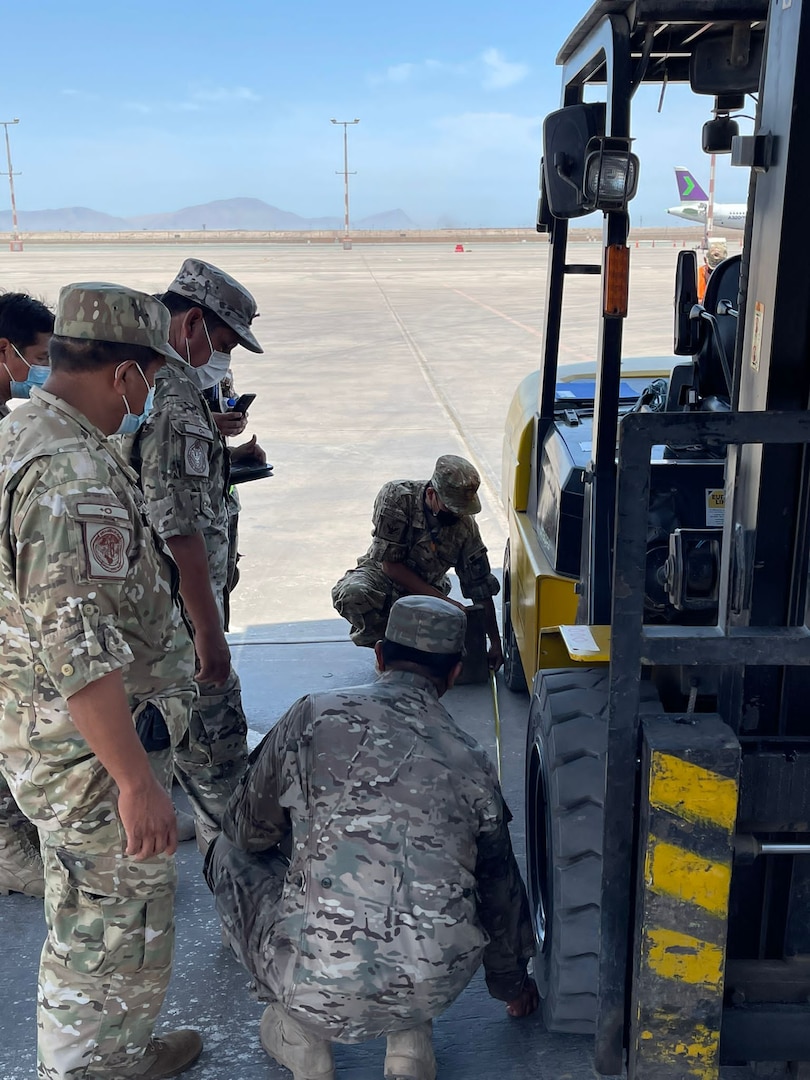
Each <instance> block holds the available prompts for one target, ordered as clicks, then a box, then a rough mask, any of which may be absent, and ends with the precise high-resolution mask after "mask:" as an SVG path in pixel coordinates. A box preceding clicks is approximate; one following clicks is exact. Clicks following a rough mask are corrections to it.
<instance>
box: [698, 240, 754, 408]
mask: <svg viewBox="0 0 810 1080" xmlns="http://www.w3.org/2000/svg"><path fill="white" fill-rule="evenodd" d="M741 262H742V256H741V255H732V256H731V257H730V258H728V259H724V260H723V261H722V262H721V263H720V265H719V266H718V267H717V268H716V269H715V270H714V272H713V273H712V275H711V277H710V278H709V282H708V284H707V286H706V295H705V297H704V298H703V307H704V308H705V309H706V311H707V312H708V313H709V315H712V316H714V318H715V319H716V321H717V334H718V336H719V338H720V341H721V342H722V346H723V349H724V351H725V354H726V359H727V360H728V366H729V369H730V370H731V369H733V367H734V342H735V340H736V337H737V316H736V315H728V314H722V315H718V313H717V305H718V304H719V303H720V301H721V300H728V301H730V302H731V304H732V305H733V307H734V309H735V310H737V308H738V307H739V293H740V264H741ZM703 325H704V327H705V330H704V333H703V335H702V341H701V345H700V348H699V349H698V351H697V353H696V355H695V358H694V364H695V386H696V388H697V392H698V395H699V396H700V398H701V399H703V400H705V399H715V402H716V400H717V399H719V400H720V402H723V403H724V404H727V403H728V402H729V401H730V398H731V388H730V387H727V386H726V379H725V375H724V374H723V364H722V362H721V359H720V353H719V351H718V347H717V342H716V340H715V335H714V334H713V333H712V330H711V328H710V327H709V325H708V323H704V324H703ZM711 407H712V406H709V408H711ZM715 407H716V406H715Z"/></svg>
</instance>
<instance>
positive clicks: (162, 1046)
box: [133, 1028, 203, 1080]
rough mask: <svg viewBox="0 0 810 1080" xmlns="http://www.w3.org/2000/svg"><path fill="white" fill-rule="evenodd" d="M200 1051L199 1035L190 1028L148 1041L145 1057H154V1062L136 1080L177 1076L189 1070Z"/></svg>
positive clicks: (166, 1079)
mask: <svg viewBox="0 0 810 1080" xmlns="http://www.w3.org/2000/svg"><path fill="white" fill-rule="evenodd" d="M202 1049H203V1041H202V1037H201V1035H200V1033H199V1032H198V1031H192V1030H191V1029H190V1028H183V1029H182V1030H180V1031H169V1032H167V1033H166V1034H165V1035H161V1036H160V1037H159V1038H154V1039H150V1041H149V1047H148V1049H147V1052H146V1057H147V1059H148V1058H150V1057H152V1055H154V1060H153V1061H152V1064H151V1065H150V1067H149V1068H148V1069H147V1071H146V1072H145V1073H138V1074H137V1075H138V1080H168V1077H170V1076H179V1075H180V1074H181V1073H184V1072H185V1071H186V1069H190V1068H191V1066H192V1065H193V1064H194V1062H195V1061H196V1060H197V1058H198V1057H199V1056H200V1054H201V1053H202ZM133 1080H134V1078H133Z"/></svg>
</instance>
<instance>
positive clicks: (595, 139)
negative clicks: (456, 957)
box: [503, 0, 810, 1080]
mask: <svg viewBox="0 0 810 1080" xmlns="http://www.w3.org/2000/svg"><path fill="white" fill-rule="evenodd" d="M803 57H806V58H810V0H771V2H768V0H635V2H630V0H600V2H598V3H596V4H594V6H593V7H592V8H591V10H590V11H589V12H588V14H587V15H586V16H585V17H584V18H583V20H582V21H581V22H580V23H579V25H578V26H577V27H576V28H575V29H574V31H573V33H572V34H571V35H570V37H569V38H568V40H567V41H566V42H565V44H564V46H563V48H562V51H561V52H560V55H559V58H558V62H559V63H560V64H561V65H562V68H563V96H562V102H563V107H562V108H561V109H560V110H559V111H558V112H556V113H554V114H552V115H551V116H549V117H548V118H547V119H546V121H545V124H544V150H543V154H544V158H543V168H542V170H541V176H542V180H541V186H542V193H541V202H540V210H539V221H540V224H541V226H542V227H544V228H547V229H548V230H549V231H550V234H551V236H550V251H549V260H550V262H549V275H548V285H547V296H546V307H545V322H546V326H545V340H544V351H543V356H542V361H541V368H540V372H539V374H538V375H537V376H535V377H534V379H533V381H532V380H527V381H526V382H524V383H523V384H522V386H521V387H520V389H519V390H518V393H517V394H516V397H515V399H514V401H513V404H512V408H511V410H510V414H509V420H508V426H507V432H506V439H505V454H504V501H505V503H506V505H507V510H508V515H509V545H508V547H507V551H506V556H505V562H504V578H505V581H504V593H503V600H504V611H503V614H504V639H505V641H504V644H505V653H506V661H507V662H506V671H505V675H506V679H507V682H508V683H509V685H510V686H511V687H512V688H513V689H516V690H518V689H520V688H521V687H525V686H528V687H529V689H530V697H531V705H530V716H529V724H528V738H527V751H526V807H527V809H526V812H527V843H528V849H529V850H528V862H529V866H528V884H529V892H530V898H531V902H532V908H533V913H534V918H535V926H536V931H537V936H538V942H539V947H540V949H539V963H538V976H539V982H540V985H541V994H542V997H543V1007H544V1012H545V1018H546V1021H547V1023H548V1025H549V1026H550V1027H551V1028H553V1029H556V1030H562V1031H574V1032H586V1033H593V1034H594V1036H595V1045H596V1065H597V1068H598V1069H599V1071H600V1072H602V1073H604V1074H615V1073H618V1072H620V1071H621V1070H622V1068H623V1066H624V1064H625V1062H626V1064H627V1068H628V1076H629V1077H631V1078H640V1080H660V1078H664V1077H666V1078H672V1080H683V1078H686V1077H701V1078H711V1077H716V1076H717V1075H718V1069H719V1066H720V1062H721V1059H722V1061H723V1062H726V1063H746V1062H757V1061H783V1062H791V1063H793V1065H791V1068H792V1069H793V1072H794V1075H798V1074H799V1073H801V1069H802V1068H803V1067H804V1066H800V1065H799V1064H797V1063H802V1062H810V1023H808V1021H810V1004H808V1002H810V857H809V856H810V716H809V715H808V712H807V707H806V701H807V700H808V693H810V678H809V677H808V667H810V629H809V628H808V611H807V607H808V588H807V586H808V550H809V549H810V454H808V451H807V446H808V443H810V416H809V415H808V405H810V317H808V309H809V308H808V297H810V223H808V222H807V221H806V220H805V219H806V215H805V214H804V203H805V201H806V194H805V190H806V169H805V165H806V163H807V159H808V153H809V151H808V147H810V63H805V64H804V65H802V64H801V63H800V62H799V61H800V58H803ZM642 82H656V83H661V84H663V83H668V82H672V83H674V82H683V83H689V84H690V85H691V88H692V90H693V91H694V92H696V93H700V94H705V95H707V97H706V104H707V114H710V115H711V117H712V118H711V119H710V120H709V121H708V122H707V124H706V126H705V128H704V132H703V141H704V148H705V149H706V150H708V151H712V152H730V153H731V154H732V159H733V161H734V163H735V164H738V165H740V166H744V167H747V168H749V169H750V170H751V186H750V197H749V210H748V218H747V225H746V232H745V238H744V245H743V253H742V256H736V257H733V258H730V259H727V260H725V262H723V263H721V265H720V266H719V267H718V268H717V270H716V271H715V272H714V274H713V276H712V278H711V279H710V281H709V285H708V288H707V291H706V297H705V299H704V302H703V304H702V305H700V304H698V302H697V291H696V271H697V267H696V257H695V254H694V252H683V253H681V255H680V256H679V261H678V271H677V280H676V281H675V282H674V283H673V284H674V286H675V347H674V350H673V353H674V355H673V357H672V361H671V365H670V366H669V367H668V368H667V369H666V370H662V369H661V365H660V363H658V362H657V363H656V364H654V365H651V368H650V370H644V364H641V365H639V364H638V363H637V364H636V365H635V366H634V367H632V368H629V367H628V365H627V364H626V362H625V361H623V357H622V320H623V317H624V315H625V314H626V311H627V302H628V296H627V282H628V264H629V255H630V253H629V249H628V246H627V236H628V228H629V216H628V203H629V201H630V199H631V198H632V194H633V191H634V187H635V175H634V174H635V171H636V170H637V168H638V164H639V163H638V162H636V161H635V159H634V157H633V155H632V153H631V141H630V140H631V135H632V129H631V123H630V117H631V102H632V98H633V94H634V92H635V90H636V88H637V87H638V86H639V85H640V84H641V83H642ZM748 94H751V95H755V100H756V112H757V115H756V126H755V132H754V134H753V135H752V136H748V137H744V138H743V137H740V136H739V135H738V134H737V133H736V131H735V128H736V125H735V123H734V114H735V113H737V112H742V111H743V103H744V101H745V97H746V95H748ZM594 97H599V98H600V99H601V104H600V102H598V101H594V100H593V99H594ZM641 167H643V162H642V163H641ZM593 210H601V211H602V212H603V214H604V228H603V247H602V259H601V262H600V264H599V265H597V266H591V265H584V266H583V265H576V264H571V263H569V262H568V261H567V250H568V242H567V241H568V223H569V221H570V220H571V219H573V218H576V217H577V216H579V215H581V214H584V213H587V212H590V211H593ZM582 273H585V274H590V273H594V274H601V277H602V300H603V302H602V313H601V322H600V336H599V347H598V351H597V353H598V354H597V356H596V357H595V363H594V369H593V372H592V373H591V375H590V378H589V377H588V375H587V373H584V372H578V373H574V376H575V377H574V378H573V379H569V381H568V382H567V383H566V382H563V381H562V380H561V379H560V378H559V375H560V374H561V373H560V372H558V367H557V361H558V352H559V342H560V331H561V318H562V299H563V293H564V288H565V282H566V279H567V278H568V277H569V276H570V275H571V274H582Z"/></svg>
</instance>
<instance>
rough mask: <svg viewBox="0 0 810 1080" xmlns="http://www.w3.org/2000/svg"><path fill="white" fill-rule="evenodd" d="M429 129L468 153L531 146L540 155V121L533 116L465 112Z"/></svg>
mask: <svg viewBox="0 0 810 1080" xmlns="http://www.w3.org/2000/svg"><path fill="white" fill-rule="evenodd" d="M433 126H434V127H436V128H438V129H439V130H440V131H442V132H444V133H445V136H446V138H447V139H448V141H452V142H455V144H456V145H458V144H460V143H462V144H464V145H465V146H466V147H467V148H469V149H470V150H472V151H476V150H494V149H503V148H509V147H512V148H519V147H532V148H536V149H537V153H538V158H539V153H540V129H541V122H540V119H539V118H538V117H536V116H518V115H517V114H516V113H506V112H466V113H460V114H459V115H457V116H442V117H440V118H439V119H437V120H435V121H434V122H433Z"/></svg>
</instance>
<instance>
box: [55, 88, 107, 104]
mask: <svg viewBox="0 0 810 1080" xmlns="http://www.w3.org/2000/svg"><path fill="white" fill-rule="evenodd" d="M59 93H60V94H61V95H62V97H67V98H73V99H74V100H81V101H98V94H90V93H88V91H87V90H74V89H73V88H72V87H69V86H66V87H65V88H64V89H63V90H60V91H59Z"/></svg>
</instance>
